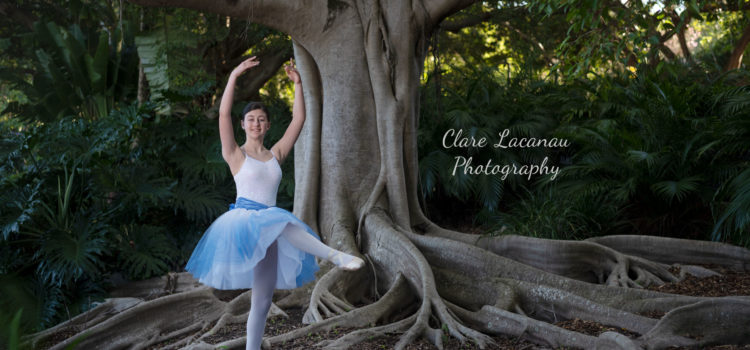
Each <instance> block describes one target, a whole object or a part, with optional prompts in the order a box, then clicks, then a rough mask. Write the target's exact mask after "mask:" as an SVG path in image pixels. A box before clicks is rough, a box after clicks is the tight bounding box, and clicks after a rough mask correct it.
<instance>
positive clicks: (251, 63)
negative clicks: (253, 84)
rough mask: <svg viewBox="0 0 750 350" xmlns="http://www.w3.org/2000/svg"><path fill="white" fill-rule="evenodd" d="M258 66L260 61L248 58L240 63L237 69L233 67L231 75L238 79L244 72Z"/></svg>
mask: <svg viewBox="0 0 750 350" xmlns="http://www.w3.org/2000/svg"><path fill="white" fill-rule="evenodd" d="M259 64H260V61H258V59H257V58H256V56H253V57H250V58H248V59H246V60H244V61H242V63H240V64H239V65H238V66H237V67H235V68H234V69H233V70H232V75H233V76H235V77H239V76H240V75H242V73H245V71H246V70H248V69H250V68H253V67H255V66H257V65H259Z"/></svg>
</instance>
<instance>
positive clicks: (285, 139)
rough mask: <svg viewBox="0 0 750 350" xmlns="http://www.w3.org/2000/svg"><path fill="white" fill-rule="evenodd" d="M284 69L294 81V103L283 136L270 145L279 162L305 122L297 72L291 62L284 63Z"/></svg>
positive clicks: (303, 100) (292, 144)
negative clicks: (290, 119) (290, 120)
mask: <svg viewBox="0 0 750 350" xmlns="http://www.w3.org/2000/svg"><path fill="white" fill-rule="evenodd" d="M284 70H285V71H286V75H287V76H288V77H289V79H290V80H291V81H292V82H294V104H293V105H292V122H291V123H289V126H288V127H287V128H286V131H285V132H284V136H282V137H281V139H280V140H279V141H278V142H276V144H275V145H273V147H271V150H273V152H274V154H276V158H277V159H278V160H279V163H281V162H283V161H284V159H286V157H287V155H289V152H291V151H292V147H294V143H295V142H297V138H298V137H299V133H300V132H301V131H302V126H303V125H304V124H305V98H304V96H303V93H302V80H301V79H300V76H299V72H297V69H296V68H294V64H293V63H291V64H288V65H285V66H284Z"/></svg>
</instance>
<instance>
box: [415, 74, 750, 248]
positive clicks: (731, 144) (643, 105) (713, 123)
mask: <svg viewBox="0 0 750 350" xmlns="http://www.w3.org/2000/svg"><path fill="white" fill-rule="evenodd" d="M467 72H469V73H468V74H467ZM443 78H445V79H444V81H447V82H448V83H445V86H444V87H443V89H444V91H445V93H444V94H442V95H441V96H440V100H438V101H436V98H435V95H434V93H433V88H434V87H433V86H430V85H429V84H428V86H426V87H425V89H424V90H423V98H424V99H425V100H424V102H423V105H424V106H425V108H424V109H422V116H421V118H422V120H423V122H422V123H421V126H420V130H419V147H420V148H419V154H420V155H421V158H420V160H419V162H420V163H419V166H420V177H419V181H420V186H421V190H422V196H423V200H424V201H425V202H426V203H428V205H427V208H428V215H430V216H431V217H436V216H438V217H442V216H446V215H450V214H448V213H460V212H461V211H462V210H464V208H469V209H468V210H467V211H468V212H473V213H475V216H474V219H475V224H479V225H482V224H484V225H485V229H486V230H487V231H494V232H499V231H502V232H504V233H508V232H512V233H517V234H525V235H532V236H538V237H551V238H574V239H578V238H586V237H591V236H596V235H603V234H618V233H641V234H654V235H667V236H676V237H683V238H696V239H714V240H721V241H729V242H732V243H735V244H745V245H746V244H747V243H748V240H749V239H748V236H747V228H748V221H750V218H749V217H748V216H747V215H748V209H749V208H750V199H748V198H750V189H749V188H748V185H747V184H748V180H749V179H748V176H750V175H748V174H750V172H746V169H747V165H748V163H747V162H748V158H747V150H748V149H750V145H748V143H747V140H748V139H750V135H748V130H750V124H748V122H747V121H748V120H750V118H748V115H747V113H748V112H747V111H748V108H747V105H748V102H747V101H748V100H750V96H748V90H747V88H746V87H744V86H741V87H737V85H738V84H741V82H742V81H745V80H744V79H747V73H746V72H743V71H739V72H734V73H731V74H724V75H720V76H711V75H707V74H705V73H701V72H699V71H697V70H695V69H692V68H690V67H687V66H682V65H679V64H667V63H665V64H664V65H663V66H662V68H661V69H651V68H649V67H647V66H642V67H641V68H639V70H638V71H637V72H636V74H632V73H630V72H627V73H626V74H621V75H618V76H602V77H599V78H597V79H593V80H585V81H584V80H573V81H570V82H565V83H561V84H557V83H554V82H552V81H538V80H534V79H533V78H529V77H527V76H526V77H525V76H518V77H516V78H513V79H510V80H505V77H503V76H502V75H500V74H496V72H493V71H491V70H489V71H481V72H477V73H472V72H471V70H468V69H463V68H458V67H453V68H452V69H451V70H450V71H449V72H448V73H447V74H446V75H444V76H443ZM440 106H442V107H443V108H444V110H445V112H444V113H443V114H440V113H439V111H440V110H439V108H440ZM424 120H429V122H426V123H425V122H424ZM450 128H454V129H463V131H464V134H465V135H466V134H468V135H467V136H473V137H475V138H479V137H487V139H488V141H490V142H494V141H497V139H498V137H497V133H498V132H500V131H501V130H503V129H505V128H508V129H509V130H510V132H511V134H512V135H522V136H535V137H544V138H550V137H560V138H564V139H568V140H570V142H571V145H572V146H571V147H570V148H567V149H543V148H537V149H510V150H504V149H493V148H492V147H491V146H485V147H484V148H469V149H455V148H446V147H444V146H443V145H442V139H443V135H444V133H445V132H446V131H447V130H448V129H450ZM459 155H461V156H464V157H468V156H472V157H473V158H474V164H485V163H486V161H487V159H492V160H493V164H499V163H511V162H517V163H519V164H522V163H524V162H532V161H534V160H537V162H538V160H539V159H541V158H542V157H545V156H546V157H549V159H550V163H552V164H556V165H559V166H561V167H562V170H561V172H560V174H559V176H558V177H557V178H556V179H555V180H553V181H552V180H550V179H549V178H539V179H536V180H537V181H531V182H530V181H527V180H526V179H525V178H524V177H519V176H515V177H514V176H509V177H508V178H506V180H505V181H501V180H499V176H497V175H464V174H463V173H457V174H455V175H451V170H452V169H453V166H454V164H455V159H454V157H455V156H459ZM532 180H533V179H532ZM436 203H440V204H436Z"/></svg>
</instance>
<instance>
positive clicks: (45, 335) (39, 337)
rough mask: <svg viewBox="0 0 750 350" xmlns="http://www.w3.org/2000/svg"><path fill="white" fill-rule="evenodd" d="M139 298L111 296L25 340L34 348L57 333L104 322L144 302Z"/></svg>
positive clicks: (75, 330) (70, 331) (77, 329)
mask: <svg viewBox="0 0 750 350" xmlns="http://www.w3.org/2000/svg"><path fill="white" fill-rule="evenodd" d="M142 302H143V300H142V299H138V298H110V299H107V300H106V301H105V302H104V303H102V304H99V305H98V306H97V307H95V308H93V309H91V310H89V311H88V312H84V313H82V314H80V315H78V316H76V317H74V318H72V319H70V320H69V321H65V322H63V323H60V324H58V325H57V326H54V327H52V328H48V329H45V330H43V331H41V332H39V333H36V334H33V335H32V336H29V337H25V338H24V342H28V344H30V345H31V347H32V348H36V347H37V346H38V345H39V344H41V343H44V342H46V341H47V340H48V339H50V338H52V337H54V336H55V335H56V334H65V333H79V332H81V331H83V330H85V329H87V328H89V327H91V326H93V325H96V324H99V323H102V322H104V321H106V320H107V319H109V318H111V317H113V316H116V315H117V314H119V313H121V312H123V311H125V310H127V309H129V308H131V307H133V306H135V305H137V304H140V303H142Z"/></svg>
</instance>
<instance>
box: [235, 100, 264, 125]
mask: <svg viewBox="0 0 750 350" xmlns="http://www.w3.org/2000/svg"><path fill="white" fill-rule="evenodd" d="M256 109H260V110H262V111H263V112H265V113H266V117H268V118H269V119H270V118H271V115H270V114H269V113H268V109H267V108H266V106H265V105H264V104H263V103H262V102H256V101H253V102H249V103H248V104H246V105H245V108H243V109H242V114H240V120H244V119H245V115H246V114H247V113H248V112H250V111H252V110H256Z"/></svg>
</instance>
